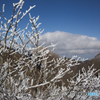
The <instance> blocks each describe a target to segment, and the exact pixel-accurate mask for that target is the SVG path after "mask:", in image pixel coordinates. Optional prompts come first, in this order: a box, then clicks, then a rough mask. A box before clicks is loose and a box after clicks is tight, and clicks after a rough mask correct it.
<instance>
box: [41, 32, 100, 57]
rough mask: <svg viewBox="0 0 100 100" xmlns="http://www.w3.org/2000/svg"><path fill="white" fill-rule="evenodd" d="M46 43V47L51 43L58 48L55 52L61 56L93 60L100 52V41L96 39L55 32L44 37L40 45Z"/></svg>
mask: <svg viewBox="0 0 100 100" xmlns="http://www.w3.org/2000/svg"><path fill="white" fill-rule="evenodd" d="M43 42H45V46H47V45H50V44H51V43H54V44H56V43H57V46H56V48H55V50H54V52H55V53H57V54H58V55H60V56H63V55H65V56H66V57H68V58H69V57H72V56H73V55H77V56H80V57H83V58H89V59H92V58H94V57H95V55H96V54H98V53H99V52H100V41H99V40H98V39H97V38H95V37H89V36H86V35H79V34H72V33H67V32H61V31H55V32H47V33H45V34H43V35H42V39H41V41H40V43H43Z"/></svg>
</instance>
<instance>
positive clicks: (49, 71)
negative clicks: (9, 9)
mask: <svg viewBox="0 0 100 100" xmlns="http://www.w3.org/2000/svg"><path fill="white" fill-rule="evenodd" d="M23 4H24V0H19V2H18V3H13V14H12V15H11V18H10V19H7V18H6V17H5V15H4V11H5V10H4V8H5V5H4V4H3V12H0V14H1V17H0V20H2V18H3V19H4V20H5V23H3V21H1V26H0V60H2V61H0V100H65V99H77V100H78V99H80V100H82V99H84V100H85V99H91V97H90V96H88V95H86V96H84V95H83V96H80V95H77V94H78V92H83V91H84V92H88V91H89V92H92V91H93V92H94V90H96V89H95V88H97V87H100V75H98V77H96V76H95V73H97V72H98V71H99V70H98V71H96V70H95V69H93V68H92V67H93V66H91V67H89V69H88V71H86V70H85V69H84V68H83V69H82V71H83V73H82V74H81V73H80V72H79V73H77V74H76V76H73V77H72V78H71V79H70V80H67V79H66V81H68V82H69V85H68V86H65V85H64V83H63V82H62V77H63V76H64V75H65V74H66V73H72V70H71V67H72V66H75V65H79V64H80V63H79V61H81V60H82V59H80V58H77V56H73V57H72V58H71V59H67V58H66V59H65V57H59V58H57V59H54V58H53V59H49V58H50V56H49V54H50V52H52V51H53V50H54V48H55V46H56V45H55V44H51V45H50V46H47V47H45V46H44V44H45V43H43V44H40V45H39V41H40V39H41V38H40V36H41V33H42V32H43V30H42V31H41V29H40V30H38V28H39V25H40V24H41V23H39V24H37V21H38V20H39V16H38V17H36V18H35V17H31V14H30V13H29V11H30V10H31V9H33V8H34V7H35V5H34V6H30V7H29V9H28V10H26V12H24V13H22V12H21V9H22V7H23ZM27 13H29V21H30V23H31V25H32V27H31V28H32V31H31V32H30V31H28V33H27V32H25V31H26V30H27V28H28V25H29V23H28V24H27V25H26V27H25V29H22V30H20V28H18V24H19V22H20V21H21V20H22V19H23V18H24V16H25V15H26V14H27ZM32 47H33V48H32ZM49 47H50V48H52V50H49V49H48V48H49ZM62 66H63V67H62ZM59 82H60V83H62V84H61V86H59V85H57V83H59ZM90 85H91V86H92V88H89V87H90ZM96 91H97V93H98V95H99V96H100V94H99V92H98V90H96ZM72 92H75V94H71V93H72ZM99 96H98V97H99Z"/></svg>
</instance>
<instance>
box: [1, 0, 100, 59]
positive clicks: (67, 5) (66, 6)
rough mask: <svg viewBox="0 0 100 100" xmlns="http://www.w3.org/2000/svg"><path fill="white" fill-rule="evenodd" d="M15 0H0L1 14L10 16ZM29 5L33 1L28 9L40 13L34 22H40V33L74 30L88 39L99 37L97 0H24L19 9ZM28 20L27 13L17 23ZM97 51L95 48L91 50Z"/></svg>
mask: <svg viewBox="0 0 100 100" xmlns="http://www.w3.org/2000/svg"><path fill="white" fill-rule="evenodd" d="M18 1H19V0H0V11H2V4H5V16H7V18H10V17H11V14H12V8H13V6H12V3H16V2H18ZM32 5H36V7H35V8H34V9H32V10H31V11H30V13H31V15H32V16H36V17H37V16H38V15H39V16H40V19H39V21H38V22H40V23H42V25H41V26H40V28H41V29H44V32H43V34H44V35H45V34H46V33H48V32H51V33H53V34H54V33H55V32H57V31H58V32H61V33H62V32H66V34H67V33H71V34H73V35H72V36H73V37H74V34H75V35H78V36H81V35H84V36H88V39H89V37H95V38H97V40H96V41H98V42H99V41H100V0H25V3H24V6H23V10H22V11H25V10H27V9H28V8H29V6H32ZM28 22H29V16H28V15H27V16H26V17H25V18H24V19H23V20H22V21H21V22H20V25H19V26H20V27H21V28H24V27H25V25H26V24H27V23H28ZM29 30H30V28H29ZM44 35H43V36H44ZM64 39H67V37H66V38H65V37H64ZM59 41H61V40H59ZM51 42H52V41H51ZM87 43H88V42H87ZM95 45H98V43H97V44H95ZM94 47H95V46H94ZM98 48H99V47H98ZM92 49H93V48H92ZM98 52H99V50H98V51H96V52H95V53H93V54H94V55H95V54H96V53H98ZM63 54H64V53H63ZM84 55H85V54H84ZM94 55H93V56H94ZM90 58H92V57H90Z"/></svg>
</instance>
